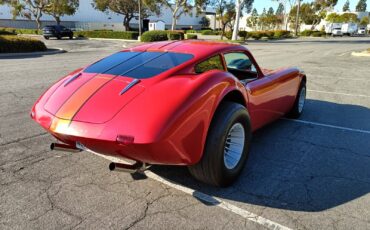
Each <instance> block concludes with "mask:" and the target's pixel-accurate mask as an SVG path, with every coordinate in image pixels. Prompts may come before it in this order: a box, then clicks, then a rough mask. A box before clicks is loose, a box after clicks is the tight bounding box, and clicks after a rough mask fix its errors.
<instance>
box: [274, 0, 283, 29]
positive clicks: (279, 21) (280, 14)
mask: <svg viewBox="0 0 370 230" xmlns="http://www.w3.org/2000/svg"><path fill="white" fill-rule="evenodd" d="M284 12H285V7H284V4H283V3H281V2H280V3H279V5H278V8H277V9H276V12H275V17H276V23H277V24H279V25H280V28H283V23H284V22H285V13H284Z"/></svg>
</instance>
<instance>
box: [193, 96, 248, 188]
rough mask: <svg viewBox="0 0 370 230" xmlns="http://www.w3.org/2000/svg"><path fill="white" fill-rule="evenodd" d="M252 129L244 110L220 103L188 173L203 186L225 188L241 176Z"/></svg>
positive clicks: (229, 103) (240, 106)
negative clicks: (201, 153)
mask: <svg viewBox="0 0 370 230" xmlns="http://www.w3.org/2000/svg"><path fill="white" fill-rule="evenodd" d="M251 138H252V130H251V124H250V118H249V114H248V112H247V110H246V108H245V107H244V106H242V105H240V104H237V103H233V102H224V103H221V104H220V106H219V108H218V109H217V110H216V113H215V115H214V117H213V119H212V122H211V126H210V128H209V131H208V136H207V140H206V144H205V148H204V152H203V156H202V158H201V160H200V161H199V162H198V163H197V164H195V165H192V166H189V167H188V169H189V172H190V174H191V175H193V176H194V177H195V178H196V179H197V180H200V181H202V182H204V183H207V184H210V185H215V186H221V187H226V186H229V185H230V184H232V183H233V182H234V181H235V180H236V179H237V177H238V176H239V174H240V173H241V171H242V169H243V167H244V165H245V162H246V161H247V158H248V154H249V147H250V143H251Z"/></svg>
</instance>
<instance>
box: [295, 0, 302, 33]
mask: <svg viewBox="0 0 370 230" xmlns="http://www.w3.org/2000/svg"><path fill="white" fill-rule="evenodd" d="M300 8H301V0H298V1H297V15H296V17H295V36H296V37H297V36H298V24H299V11H300Z"/></svg>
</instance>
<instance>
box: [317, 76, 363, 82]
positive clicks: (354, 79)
mask: <svg viewBox="0 0 370 230" xmlns="http://www.w3.org/2000/svg"><path fill="white" fill-rule="evenodd" d="M329 78H331V79H336V80H338V79H340V80H346V81H349V80H351V81H368V80H369V79H366V78H349V77H331V76H323V77H320V76H310V79H329Z"/></svg>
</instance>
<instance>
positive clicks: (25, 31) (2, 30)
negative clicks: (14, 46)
mask: <svg viewBox="0 0 370 230" xmlns="http://www.w3.org/2000/svg"><path fill="white" fill-rule="evenodd" d="M6 32H9V33H10V34H42V32H41V31H39V30H35V29H17V28H0V33H3V34H4V33H6Z"/></svg>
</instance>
